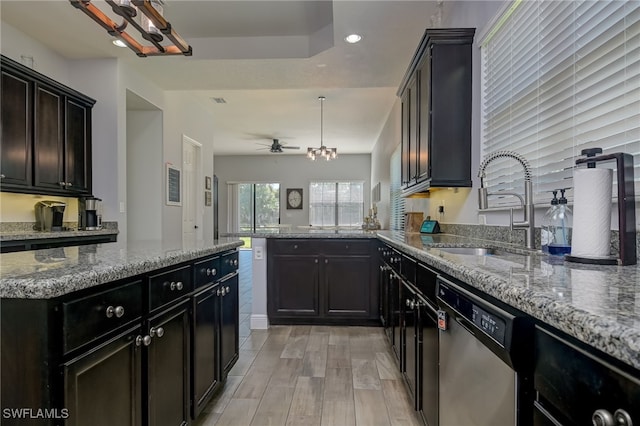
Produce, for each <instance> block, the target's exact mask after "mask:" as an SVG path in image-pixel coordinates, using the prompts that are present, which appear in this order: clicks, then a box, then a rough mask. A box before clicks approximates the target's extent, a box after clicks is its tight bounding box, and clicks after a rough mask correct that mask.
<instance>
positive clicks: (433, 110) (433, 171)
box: [398, 28, 475, 196]
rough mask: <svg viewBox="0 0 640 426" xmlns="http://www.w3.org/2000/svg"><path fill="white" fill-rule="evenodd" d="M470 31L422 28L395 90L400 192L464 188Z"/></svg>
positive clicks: (468, 179)
mask: <svg viewBox="0 0 640 426" xmlns="http://www.w3.org/2000/svg"><path fill="white" fill-rule="evenodd" d="M474 33H475V29H472V28H462V29H460V28H457V29H428V30H426V31H425V33H424V36H423V37H422V40H421V41H420V44H419V46H418V49H417V50H416V52H415V55H414V57H413V59H412V61H411V63H410V65H409V68H408V69H407V72H406V74H405V76H404V79H403V80H402V83H401V85H400V88H399V90H398V96H399V97H400V98H401V100H402V120H401V123H402V132H401V133H402V172H403V178H402V188H403V195H404V196H406V195H411V194H413V193H417V192H424V191H427V190H428V189H429V188H431V187H470V186H471V185H472V181H471V82H472V74H471V64H472V57H471V55H472V52H471V47H472V43H473V36H474Z"/></svg>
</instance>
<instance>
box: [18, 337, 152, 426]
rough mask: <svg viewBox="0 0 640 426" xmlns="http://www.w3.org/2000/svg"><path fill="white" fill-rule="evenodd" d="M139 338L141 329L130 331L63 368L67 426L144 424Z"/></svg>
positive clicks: (71, 361) (128, 425)
mask: <svg viewBox="0 0 640 426" xmlns="http://www.w3.org/2000/svg"><path fill="white" fill-rule="evenodd" d="M138 338H141V329H140V327H137V328H134V329H130V330H127V331H125V332H124V333H122V334H121V335H119V336H117V337H115V338H113V339H111V340H109V341H108V342H106V343H104V344H103V345H100V346H98V347H96V348H93V349H92V350H90V351H89V352H87V353H84V354H82V355H80V356H78V357H76V358H74V359H72V360H70V361H69V362H67V363H65V364H64V365H63V366H62V375H63V377H64V383H65V386H64V407H65V408H64V409H65V410H67V412H66V414H68V418H67V419H66V420H64V424H65V425H66V426H86V425H92V426H113V425H119V426H138V425H141V424H142V423H141V422H142V416H141V411H142V410H141V409H140V407H141V395H142V383H141V373H142V346H140V345H138V344H137V343H136V342H140V340H139V339H138ZM59 414H60V415H63V414H65V413H62V412H60V413H59ZM60 423H62V420H60ZM18 424H19V423H18ZM40 424H42V423H40Z"/></svg>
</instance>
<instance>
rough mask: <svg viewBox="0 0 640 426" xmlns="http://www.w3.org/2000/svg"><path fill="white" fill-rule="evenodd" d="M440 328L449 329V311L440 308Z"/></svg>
mask: <svg viewBox="0 0 640 426" xmlns="http://www.w3.org/2000/svg"><path fill="white" fill-rule="evenodd" d="M438 328H439V329H440V330H442V331H447V312H446V311H443V310H442V309H440V310H438Z"/></svg>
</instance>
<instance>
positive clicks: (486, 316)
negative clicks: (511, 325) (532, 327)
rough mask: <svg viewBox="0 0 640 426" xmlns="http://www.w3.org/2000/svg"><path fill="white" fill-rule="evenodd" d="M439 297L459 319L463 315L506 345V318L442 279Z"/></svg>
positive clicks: (469, 322) (502, 344) (498, 341)
mask: <svg viewBox="0 0 640 426" xmlns="http://www.w3.org/2000/svg"><path fill="white" fill-rule="evenodd" d="M438 299H440V300H442V301H443V302H445V303H446V304H447V305H449V306H450V307H451V308H453V310H454V311H455V313H456V317H457V318H456V319H457V320H458V321H460V319H459V317H461V318H462V319H464V320H466V322H467V323H468V324H473V326H475V327H476V328H478V329H479V330H480V331H482V332H483V333H484V334H486V335H487V336H489V337H490V338H491V339H493V340H495V341H496V342H497V343H498V344H499V345H500V346H502V347H505V337H506V328H507V323H506V321H505V319H504V318H502V317H501V316H499V315H496V314H495V313H492V312H490V311H489V310H488V309H487V308H483V307H480V306H479V304H478V303H474V302H472V301H471V299H470V298H468V297H466V296H465V295H463V294H461V293H460V292H458V291H455V290H454V289H452V288H450V287H449V286H448V285H446V284H445V283H443V282H442V281H440V282H439V285H438Z"/></svg>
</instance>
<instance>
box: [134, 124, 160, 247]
mask: <svg viewBox="0 0 640 426" xmlns="http://www.w3.org/2000/svg"><path fill="white" fill-rule="evenodd" d="M163 175H164V168H163V166H162V111H128V112H127V206H128V210H127V224H128V226H127V232H128V238H130V239H132V240H155V239H161V238H162V215H161V214H160V212H161V211H162V206H163V204H164V197H163V195H164V192H163V190H162V189H163V187H162V185H159V184H158V183H161V182H163Z"/></svg>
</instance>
